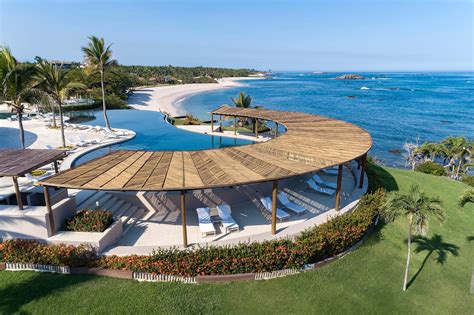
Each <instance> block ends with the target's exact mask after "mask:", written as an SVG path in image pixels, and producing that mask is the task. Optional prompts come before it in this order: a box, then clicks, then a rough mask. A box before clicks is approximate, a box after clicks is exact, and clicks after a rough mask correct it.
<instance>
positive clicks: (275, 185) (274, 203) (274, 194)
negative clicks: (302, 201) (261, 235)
mask: <svg viewBox="0 0 474 315" xmlns="http://www.w3.org/2000/svg"><path fill="white" fill-rule="evenodd" d="M277 194H278V181H276V180H274V181H273V187H272V235H275V234H276V220H277V217H276V208H277Z"/></svg>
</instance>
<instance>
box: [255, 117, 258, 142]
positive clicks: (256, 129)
mask: <svg viewBox="0 0 474 315" xmlns="http://www.w3.org/2000/svg"><path fill="white" fill-rule="evenodd" d="M255 138H258V119H255Z"/></svg>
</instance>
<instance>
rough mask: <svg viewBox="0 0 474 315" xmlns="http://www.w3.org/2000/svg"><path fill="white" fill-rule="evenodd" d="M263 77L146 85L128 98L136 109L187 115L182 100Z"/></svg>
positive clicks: (129, 103)
mask: <svg viewBox="0 0 474 315" xmlns="http://www.w3.org/2000/svg"><path fill="white" fill-rule="evenodd" d="M260 79H262V78H261V77H230V78H221V79H219V80H218V83H194V84H182V85H171V86H155V87H145V88H142V89H140V90H136V91H135V92H134V93H133V95H132V96H131V97H130V99H129V100H128V105H129V106H131V107H132V108H134V109H140V110H151V111H159V112H167V113H169V114H170V115H171V116H182V115H186V110H185V109H184V108H183V107H182V106H181V103H182V101H183V100H184V99H185V98H187V97H189V96H191V95H194V94H198V93H202V92H207V91H214V90H219V89H226V88H232V87H238V86H243V84H242V83H240V82H239V81H246V80H260Z"/></svg>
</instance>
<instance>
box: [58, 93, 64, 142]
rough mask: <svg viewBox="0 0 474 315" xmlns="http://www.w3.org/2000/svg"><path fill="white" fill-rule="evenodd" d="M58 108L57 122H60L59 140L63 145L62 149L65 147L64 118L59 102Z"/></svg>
mask: <svg viewBox="0 0 474 315" xmlns="http://www.w3.org/2000/svg"><path fill="white" fill-rule="evenodd" d="M58 106H59V120H60V122H61V140H62V143H63V148H64V147H66V137H65V136H64V118H63V105H62V104H61V101H58Z"/></svg>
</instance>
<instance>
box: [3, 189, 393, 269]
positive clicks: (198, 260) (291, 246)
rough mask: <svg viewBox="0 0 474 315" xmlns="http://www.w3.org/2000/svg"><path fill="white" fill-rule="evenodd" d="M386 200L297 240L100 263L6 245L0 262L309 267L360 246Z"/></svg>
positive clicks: (380, 196)
mask: <svg viewBox="0 0 474 315" xmlns="http://www.w3.org/2000/svg"><path fill="white" fill-rule="evenodd" d="M384 200H385V192H384V191H383V190H380V189H379V190H377V191H375V192H373V193H369V194H366V195H365V196H364V197H363V198H362V199H361V200H360V203H359V205H358V206H357V209H356V210H355V211H353V212H349V213H345V214H343V215H340V216H337V217H334V218H332V219H331V220H330V221H329V222H327V223H324V224H321V225H317V226H314V227H312V228H310V229H308V230H306V231H304V232H302V233H301V234H300V235H298V236H297V237H296V238H295V239H277V240H270V241H264V242H251V243H240V244H237V245H229V246H205V247H198V248H194V249H185V250H180V249H178V248H160V249H158V250H157V251H155V252H154V253H153V254H151V255H148V256H145V255H142V256H138V255H131V256H122V257H118V256H106V257H99V256H98V255H97V253H96V252H95V251H94V250H92V249H89V248H87V247H84V246H79V247H74V246H65V245H46V244H42V243H38V242H35V241H25V240H9V241H5V242H4V243H1V244H0V259H1V260H4V261H7V262H23V263H40V264H51V265H60V266H71V267H78V266H86V267H104V268H110V269H122V270H132V271H138V272H149V273H153V274H163V275H176V276H186V277H190V276H196V275H218V274H238V273H251V272H265V271H273V270H281V269H289V268H302V267H303V266H304V265H305V264H307V263H313V262H317V261H321V260H324V259H326V258H330V257H334V256H335V255H337V254H339V253H341V252H343V251H344V250H346V249H348V248H350V247H351V246H353V245H354V244H356V243H357V242H358V241H360V240H361V239H362V237H363V236H364V235H365V234H366V233H367V232H368V231H369V229H370V227H371V226H372V224H373V222H374V220H375V218H376V217H377V215H378V213H379V209H380V208H381V206H382V204H383V203H384Z"/></svg>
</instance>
